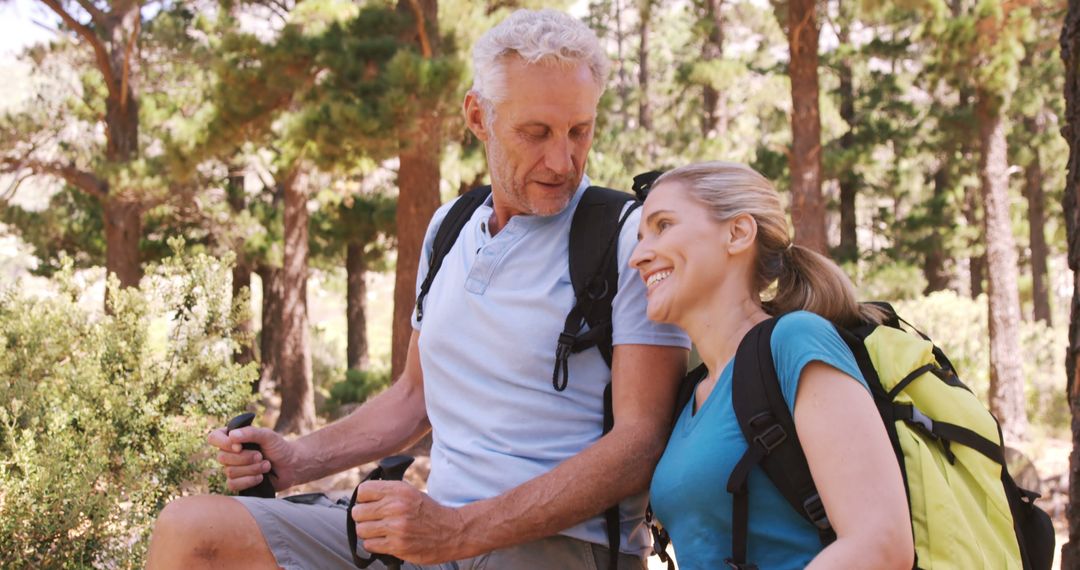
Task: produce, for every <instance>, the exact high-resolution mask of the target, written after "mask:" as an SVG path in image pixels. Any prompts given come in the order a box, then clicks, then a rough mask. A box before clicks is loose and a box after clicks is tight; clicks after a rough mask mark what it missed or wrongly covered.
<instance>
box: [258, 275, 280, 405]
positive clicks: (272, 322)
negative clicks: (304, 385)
mask: <svg viewBox="0 0 1080 570" xmlns="http://www.w3.org/2000/svg"><path fill="white" fill-rule="evenodd" d="M257 273H258V275H259V279H261V280H262V294H263V298H262V332H261V338H260V339H259V379H258V380H257V381H256V382H257V384H255V385H254V386H253V387H252V392H263V393H265V394H272V393H274V392H275V391H277V390H278V389H279V388H280V387H281V365H280V364H279V361H280V359H281V351H282V344H281V316H282V313H281V303H282V300H283V298H284V295H285V287H284V283H283V282H282V279H281V269H280V268H277V267H271V266H269V265H260V266H259V268H258V270H257Z"/></svg>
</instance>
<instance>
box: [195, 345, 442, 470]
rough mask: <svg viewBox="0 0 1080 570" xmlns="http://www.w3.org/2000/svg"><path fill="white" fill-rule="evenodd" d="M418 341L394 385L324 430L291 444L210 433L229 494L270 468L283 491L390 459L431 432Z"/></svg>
mask: <svg viewBox="0 0 1080 570" xmlns="http://www.w3.org/2000/svg"><path fill="white" fill-rule="evenodd" d="M418 338H419V333H418V332H416V331H413V334H412V338H411V339H410V341H409V351H408V355H407V356H406V360H405V368H404V370H403V371H402V373H401V376H399V377H398V379H397V381H396V382H394V384H393V385H391V386H390V387H389V388H388V389H387V390H385V391H384V392H382V393H381V394H379V395H378V396H376V397H375V398H372V399H371V400H368V401H367V402H365V403H364V405H363V406H361V407H360V408H359V409H357V410H356V411H354V412H353V413H351V414H349V415H348V416H347V417H345V418H342V419H341V420H339V421H337V422H335V423H333V424H330V425H328V426H326V427H324V428H323V429H320V430H318V431H315V432H312V433H310V434H308V435H306V436H303V437H301V438H299V439H297V440H295V441H287V440H285V438H283V437H282V436H281V435H280V434H278V433H276V432H274V431H273V430H270V429H266V428H251V427H247V428H242V429H238V430H234V431H232V432H230V433H229V434H228V435H225V432H224V430H216V431H214V432H213V433H211V434H210V437H209V438H208V439H209V441H210V443H211V444H212V445H214V446H215V447H218V448H219V449H221V452H220V453H219V454H218V461H220V462H221V463H222V464H223V465H226V468H225V475H226V477H228V485H229V488H230V489H232V490H234V491H238V490H240V489H245V488H247V487H251V486H253V485H255V484H257V483H258V482H259V481H260V480H261V479H262V477H263V474H264V473H266V472H268V471H269V470H270V468H271V467H273V469H274V472H275V474H276V477H275V479H274V481H273V483H274V487H275V488H276V489H277V490H278V491H281V490H284V489H287V488H289V487H292V486H294V485H299V484H301V483H306V482H308V481H313V480H315V479H319V478H322V477H326V476H327V475H332V474H334V473H337V472H339V471H343V470H345V469H349V468H351V467H355V466H357V465H360V464H362V463H366V462H368V461H373V460H375V459H378V458H380V457H383V456H386V455H390V454H393V453H395V452H397V451H400V450H401V449H404V448H405V447H407V446H409V445H411V444H412V443H414V442H416V441H417V440H418V439H420V438H421V437H422V436H423V435H424V434H426V433H427V432H428V431H429V430H430V429H431V426H430V424H428V420H427V411H426V408H425V407H424V378H423V373H422V371H421V369H420V356H419V353H418V348H417V343H418ZM249 441H250V442H255V443H258V444H259V445H260V447H261V448H262V453H261V455H260V454H259V452H257V451H243V450H241V447H240V446H241V444H242V443H245V442H249ZM263 459H266V460H267V461H268V462H267V461H263Z"/></svg>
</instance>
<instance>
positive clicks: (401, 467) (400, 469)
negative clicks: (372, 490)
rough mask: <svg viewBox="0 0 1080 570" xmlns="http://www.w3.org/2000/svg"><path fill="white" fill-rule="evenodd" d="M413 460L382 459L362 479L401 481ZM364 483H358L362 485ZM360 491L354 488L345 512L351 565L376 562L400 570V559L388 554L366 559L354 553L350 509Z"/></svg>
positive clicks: (354, 530)
mask: <svg viewBox="0 0 1080 570" xmlns="http://www.w3.org/2000/svg"><path fill="white" fill-rule="evenodd" d="M413 461H414V459H413V457H412V456H411V455H391V456H390V457H384V458H383V459H381V460H379V466H378V467H376V468H375V469H374V470H373V471H372V472H371V473H369V474H368V476H367V477H364V481H401V480H402V479H404V478H405V471H406V470H407V469H408V468H409V466H410V465H412V463H413ZM364 481H361V482H360V483H361V484H363V483H364ZM359 489H360V485H357V486H356V490H355V491H353V494H352V498H351V499H349V508H348V510H347V511H346V513H347V515H346V525H347V526H346V531H347V534H348V535H349V552H352V556H353V564H355V565H356V567H357V568H367V567H368V566H369V565H371V563H372V562H374V561H376V560H378V561H379V562H382V563H383V565H384V566H386V569H387V570H401V559H400V558H398V557H396V556H391V555H389V554H372V555H371V556H370V557H368V558H364V557H362V556H360V555H359V554H357V553H356V543H357V538H356V522H354V521H353V519H352V509H353V507H354V506H356V493H357V491H358V490H359Z"/></svg>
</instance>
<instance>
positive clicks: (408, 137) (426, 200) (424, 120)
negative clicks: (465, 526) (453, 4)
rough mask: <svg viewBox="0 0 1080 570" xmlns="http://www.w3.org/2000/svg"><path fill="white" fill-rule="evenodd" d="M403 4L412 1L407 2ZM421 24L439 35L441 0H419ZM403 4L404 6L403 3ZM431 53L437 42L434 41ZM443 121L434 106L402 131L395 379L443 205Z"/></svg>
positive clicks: (393, 357)
mask: <svg viewBox="0 0 1080 570" xmlns="http://www.w3.org/2000/svg"><path fill="white" fill-rule="evenodd" d="M405 4H409V5H411V4H410V3H409V2H405ZM419 4H420V6H421V9H422V14H423V27H424V29H426V30H430V31H431V32H433V33H429V34H428V35H429V36H430V37H432V38H433V39H436V38H438V33H434V32H437V31H438V29H439V26H438V3H437V2H436V0H419ZM399 6H401V4H399ZM430 45H431V50H432V54H429V56H430V55H433V54H434V53H436V50H438V44H437V43H432V44H430ZM441 133H442V119H441V117H440V116H439V114H438V113H437V112H436V110H435V109H427V110H424V111H422V113H421V116H420V117H418V118H417V121H416V128H415V129H413V130H411V131H410V132H404V133H401V139H400V140H401V146H402V149H401V152H400V155H399V158H400V165H399V168H398V205H397V214H396V216H395V219H396V222H397V244H398V251H397V272H396V274H395V276H394V324H393V333H392V336H393V339H392V341H393V344H392V347H391V354H390V362H391V375H392V376H391V377H392V378H394V379H395V380H396V379H397V377H398V376H399V375H400V374H401V371H402V369H403V368H404V367H405V355H406V354H407V353H408V349H409V338H410V337H411V336H412V323H411V322H410V320H411V316H412V312H413V310H414V309H415V307H416V269H417V265H418V264H419V262H420V249H421V248H422V247H423V242H424V231H425V230H426V229H427V224H428V222H429V221H430V220H431V216H432V215H433V214H434V213H435V210H437V209H438V208H439V201H440V198H439V178H440V173H439V160H440V156H441V154H442V136H441Z"/></svg>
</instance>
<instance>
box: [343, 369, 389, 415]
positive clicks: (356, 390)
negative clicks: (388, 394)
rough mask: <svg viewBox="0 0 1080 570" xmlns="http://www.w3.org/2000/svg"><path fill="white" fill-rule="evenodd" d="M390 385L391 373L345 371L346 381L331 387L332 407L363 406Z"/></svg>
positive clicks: (382, 370)
mask: <svg viewBox="0 0 1080 570" xmlns="http://www.w3.org/2000/svg"><path fill="white" fill-rule="evenodd" d="M389 385H390V371H389V370H387V369H380V370H356V369H352V368H350V369H348V370H346V371H345V379H344V380H342V381H341V382H338V383H337V384H334V385H333V386H331V387H330V404H331V407H333V408H337V407H340V406H342V405H344V404H352V403H356V404H362V403H364V402H365V401H367V399H368V398H370V397H372V396H374V395H375V394H378V393H379V392H381V391H382V390H383V389H384V388H386V387H387V386H389Z"/></svg>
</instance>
